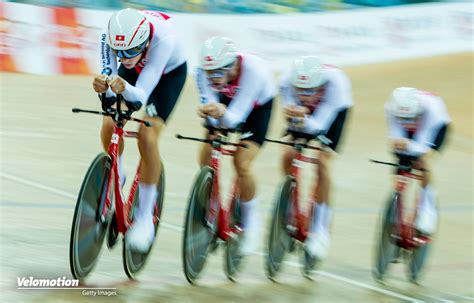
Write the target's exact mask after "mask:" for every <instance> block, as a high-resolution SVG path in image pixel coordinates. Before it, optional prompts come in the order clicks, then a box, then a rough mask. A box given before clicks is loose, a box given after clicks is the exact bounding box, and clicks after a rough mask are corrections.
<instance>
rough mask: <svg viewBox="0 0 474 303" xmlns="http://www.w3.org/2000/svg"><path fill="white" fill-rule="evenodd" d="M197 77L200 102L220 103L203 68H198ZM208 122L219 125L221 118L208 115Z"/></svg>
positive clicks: (202, 103)
mask: <svg viewBox="0 0 474 303" xmlns="http://www.w3.org/2000/svg"><path fill="white" fill-rule="evenodd" d="M195 79H196V85H197V87H198V91H199V103H200V104H201V105H204V104H210V103H219V100H218V98H217V96H216V94H215V93H214V91H213V90H212V87H211V84H210V82H209V80H208V79H207V76H206V73H205V72H204V71H203V70H202V69H201V68H197V69H196V74H195ZM206 122H207V123H209V124H211V125H212V126H215V127H217V126H218V125H219V120H218V119H214V118H212V117H207V118H206Z"/></svg>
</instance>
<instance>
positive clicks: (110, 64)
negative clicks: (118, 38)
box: [100, 32, 117, 97]
mask: <svg viewBox="0 0 474 303" xmlns="http://www.w3.org/2000/svg"><path fill="white" fill-rule="evenodd" d="M106 39H107V34H106V33H105V32H102V34H101V36H100V66H101V68H102V69H101V74H104V73H105V74H106V75H108V76H110V75H116V74H117V56H115V54H114V52H113V51H112V49H111V48H110V46H109V45H108V44H107V40H106ZM106 96H107V97H115V93H114V92H113V91H112V90H111V89H110V87H109V88H108V89H107V92H106Z"/></svg>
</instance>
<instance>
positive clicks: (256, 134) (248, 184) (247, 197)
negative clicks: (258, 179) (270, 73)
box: [234, 100, 273, 254]
mask: <svg viewBox="0 0 474 303" xmlns="http://www.w3.org/2000/svg"><path fill="white" fill-rule="evenodd" d="M272 105H273V100H270V101H269V102H267V103H265V104H264V105H261V106H260V107H258V108H256V109H254V110H253V111H252V112H251V113H250V115H249V116H248V118H247V122H246V123H245V124H244V127H243V131H242V133H248V132H250V133H251V136H250V137H248V138H247V139H245V140H244V141H243V142H244V143H246V144H247V146H248V148H238V149H237V151H236V154H235V156H234V166H235V170H236V173H237V179H238V180H237V181H238V185H239V188H240V202H241V203H240V207H241V210H242V212H241V214H242V226H243V228H244V229H245V230H246V231H245V232H244V239H243V243H242V246H241V251H242V253H243V254H250V253H252V252H253V251H254V250H255V248H256V247H257V245H258V235H259V228H260V226H259V222H260V220H259V219H258V214H257V204H258V199H257V197H256V184H255V178H254V175H253V172H252V163H253V161H254V160H255V158H256V157H257V155H258V153H259V151H260V148H261V146H262V145H263V143H264V141H265V136H266V134H267V130H268V124H269V122H270V117H271V112H272Z"/></svg>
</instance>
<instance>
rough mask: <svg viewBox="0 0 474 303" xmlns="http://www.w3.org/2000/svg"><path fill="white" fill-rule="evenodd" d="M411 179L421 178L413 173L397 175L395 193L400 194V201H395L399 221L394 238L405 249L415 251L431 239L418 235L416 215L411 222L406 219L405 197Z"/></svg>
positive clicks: (397, 221) (405, 172)
mask: <svg viewBox="0 0 474 303" xmlns="http://www.w3.org/2000/svg"><path fill="white" fill-rule="evenodd" d="M410 179H415V180H420V179H421V176H420V175H418V174H414V173H411V172H407V171H401V172H399V173H398V174H397V176H396V180H395V192H396V193H397V194H398V199H397V200H396V201H395V203H396V209H397V213H396V218H397V220H396V224H395V230H394V233H393V234H392V236H393V237H394V238H395V239H396V241H397V244H398V245H399V246H400V247H402V248H405V249H414V248H416V247H418V246H420V245H424V244H426V243H429V242H430V241H431V238H430V237H428V236H425V235H420V236H418V235H417V232H416V230H415V226H414V224H413V221H414V219H415V218H416V215H414V216H412V218H411V219H410V220H405V219H404V207H403V197H404V192H405V190H406V187H407V184H408V183H409V180H410ZM418 203H419V199H417V204H418ZM416 209H418V205H416Z"/></svg>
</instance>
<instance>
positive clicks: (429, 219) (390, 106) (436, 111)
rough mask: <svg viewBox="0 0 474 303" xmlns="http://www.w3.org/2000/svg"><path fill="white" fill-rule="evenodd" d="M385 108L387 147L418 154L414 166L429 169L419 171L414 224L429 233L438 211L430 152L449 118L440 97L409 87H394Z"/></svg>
mask: <svg viewBox="0 0 474 303" xmlns="http://www.w3.org/2000/svg"><path fill="white" fill-rule="evenodd" d="M385 111H386V118H387V121H388V126H389V136H390V139H391V148H393V149H394V150H395V152H396V153H399V154H406V155H411V156H415V157H419V158H418V160H417V161H416V163H415V168H421V169H427V170H428V169H429V171H423V172H422V179H421V184H422V191H421V197H420V198H421V199H420V203H419V205H418V216H417V218H416V222H415V226H416V228H417V230H418V231H419V232H421V233H424V234H427V235H430V234H433V233H434V232H435V231H436V226H437V221H438V214H437V210H436V198H435V192H434V189H433V187H432V186H431V167H430V163H431V162H432V160H431V155H432V154H433V153H432V152H433V151H438V150H439V149H440V147H441V146H442V144H443V142H444V139H445V136H446V132H447V129H448V124H449V123H450V122H451V118H450V117H449V115H448V112H447V110H446V106H445V104H444V102H443V100H442V99H441V98H440V97H438V96H436V95H434V94H432V93H430V92H426V91H421V90H418V89H416V88H412V87H399V88H396V89H395V90H394V91H393V92H392V95H391V98H390V100H389V101H388V102H387V103H386V105H385Z"/></svg>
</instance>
